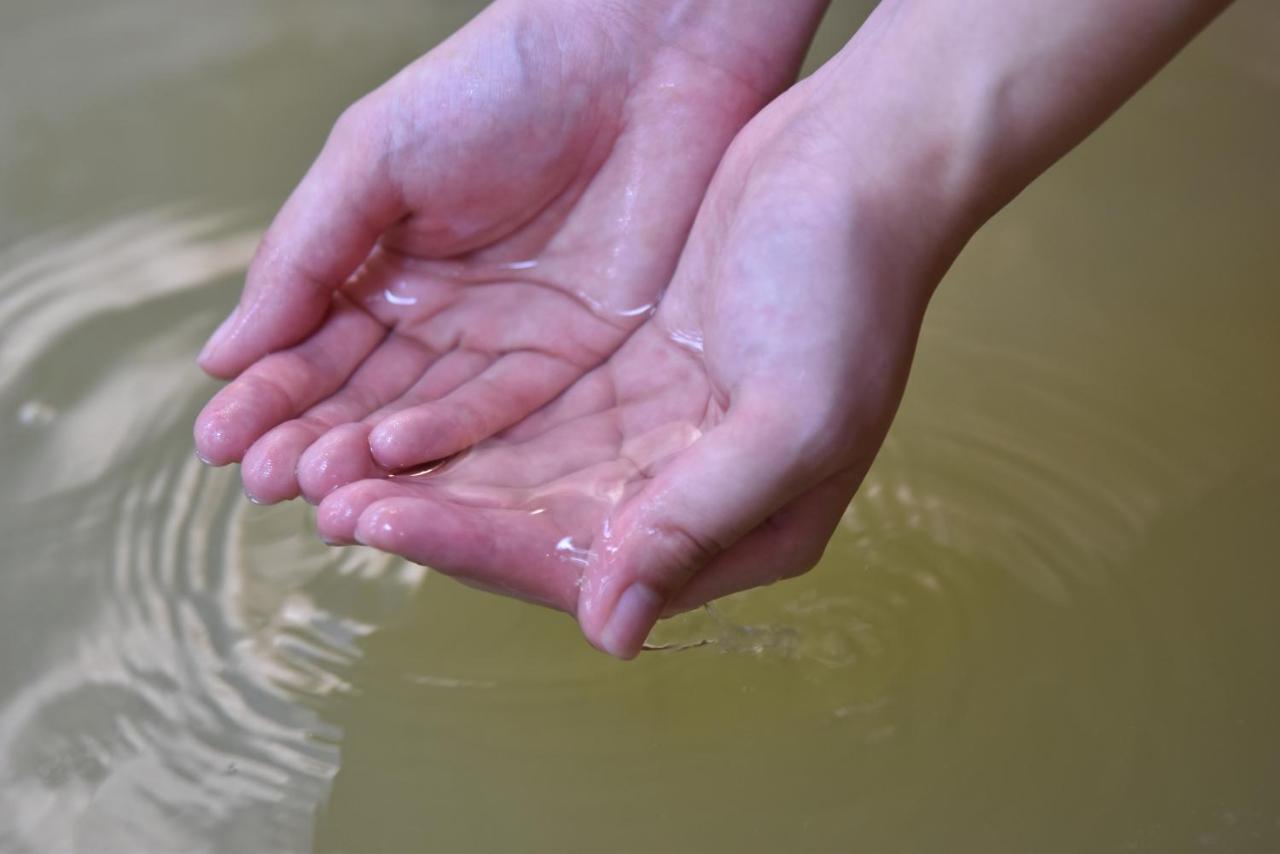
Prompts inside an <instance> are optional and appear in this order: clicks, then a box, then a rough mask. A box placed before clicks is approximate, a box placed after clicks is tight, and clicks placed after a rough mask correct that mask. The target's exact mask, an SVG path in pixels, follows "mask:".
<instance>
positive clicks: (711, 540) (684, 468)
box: [578, 408, 809, 659]
mask: <svg viewBox="0 0 1280 854" xmlns="http://www.w3.org/2000/svg"><path fill="white" fill-rule="evenodd" d="M793 436H794V434H793V433H792V432H791V431H790V430H787V429H784V425H783V424H782V423H781V420H780V419H776V418H775V417H773V416H772V414H770V413H768V412H761V411H759V410H757V411H755V412H752V411H749V410H747V409H744V408H738V409H736V410H735V411H734V412H733V413H731V414H730V416H729V418H727V419H726V420H725V421H723V422H721V423H720V424H718V425H716V426H715V427H714V428H713V429H712V430H710V431H709V432H707V433H706V434H704V435H703V436H702V437H701V438H700V439H699V440H698V441H696V442H695V443H694V444H693V445H691V446H690V447H689V448H688V449H687V450H685V451H684V452H683V453H682V454H681V455H680V456H678V457H676V458H675V459H674V460H673V461H672V462H671V463H670V464H669V465H668V466H666V467H665V468H663V469H662V470H661V471H660V472H659V473H658V474H657V475H656V476H655V477H654V478H653V480H651V481H650V482H649V483H648V484H647V485H646V486H645V487H644V488H643V489H642V490H641V491H640V492H639V493H638V494H637V495H635V497H633V498H631V499H630V500H628V501H627V502H626V504H624V505H622V507H621V508H620V510H619V512H618V513H617V514H616V515H615V516H613V517H611V518H610V520H609V523H608V525H607V526H606V528H605V534H604V536H603V537H602V538H601V541H600V542H599V543H598V545H597V548H596V549H595V551H596V554H595V556H594V558H593V559H592V560H591V562H590V563H589V564H588V565H587V567H586V568H585V570H584V572H583V578H582V588H581V591H580V594H579V601H578V622H579V623H580V625H581V626H582V630H583V633H584V634H585V635H586V636H587V639H588V640H590V641H591V642H592V643H593V644H594V645H595V646H597V647H599V648H600V649H602V650H604V651H605V652H608V653H609V654H611V655H615V656H617V657H619V658H624V659H625V658H632V657H634V656H635V655H636V654H637V653H638V652H639V651H640V647H641V646H642V645H643V644H644V641H645V638H647V637H648V635H649V631H650V630H651V629H652V628H653V626H654V624H655V623H656V622H657V621H658V618H659V616H660V615H661V614H662V612H663V610H664V609H665V607H666V605H667V603H668V602H669V601H670V600H671V599H672V598H673V597H674V596H675V595H676V594H677V593H678V592H679V591H680V590H681V588H683V587H684V585H685V584H686V583H688V581H689V580H690V579H691V578H692V577H693V576H694V575H695V574H696V573H697V572H698V571H699V570H700V569H702V567H704V566H705V565H706V564H707V563H708V562H709V561H710V560H711V559H712V558H713V557H715V556H716V555H717V554H719V553H720V552H722V551H723V550H725V549H727V548H728V547H730V546H731V545H733V544H734V543H735V542H737V541H738V540H739V539H740V538H741V537H743V536H744V535H746V534H747V533H748V532H750V531H751V530H752V529H754V528H756V527H757V526H758V525H760V523H761V522H762V521H764V520H765V519H766V518H767V517H768V516H769V515H770V514H771V513H773V512H774V511H775V510H777V509H778V508H780V507H782V506H783V505H785V504H786V502H787V501H789V500H790V499H791V498H792V497H793V496H795V495H796V494H798V493H799V492H800V491H801V489H802V488H803V486H805V485H806V484H805V483H804V474H805V471H806V470H807V469H808V467H809V466H808V464H803V463H802V458H801V457H800V456H799V455H798V454H797V449H796V443H795V442H794V439H793Z"/></svg>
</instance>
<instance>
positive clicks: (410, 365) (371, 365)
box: [240, 333, 436, 503]
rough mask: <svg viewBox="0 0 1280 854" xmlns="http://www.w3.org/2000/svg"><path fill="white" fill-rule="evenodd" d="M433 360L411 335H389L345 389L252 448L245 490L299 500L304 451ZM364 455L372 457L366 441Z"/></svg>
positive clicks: (390, 396) (396, 391) (269, 499)
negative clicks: (299, 470)
mask: <svg viewBox="0 0 1280 854" xmlns="http://www.w3.org/2000/svg"><path fill="white" fill-rule="evenodd" d="M435 358H436V357H435V354H434V353H433V352H432V351H430V350H428V349H426V348H425V347H424V346H423V345H422V344H420V343H418V342H417V341H415V340H413V339H411V338H405V337H404V336H401V335H397V334H395V333H392V334H391V335H389V336H387V338H386V339H385V340H384V341H383V342H382V343H381V344H379V345H378V346H377V347H376V348H375V349H374V351H373V352H372V353H370V354H369V355H368V357H366V358H365V360H364V361H363V362H361V363H360V366H359V367H358V368H357V369H356V371H355V373H353V374H352V375H351V377H350V378H349V379H348V380H347V382H346V384H345V385H343V386H342V388H340V389H339V390H338V391H337V392H335V393H334V394H333V395H332V396H330V397H328V398H326V399H325V400H322V401H321V402H320V403H317V404H316V405H315V406H313V407H311V408H310V409H308V410H307V411H306V412H304V413H303V414H302V415H301V416H299V417H298V418H296V419H294V420H292V421H286V422H285V423H283V424H280V425H278V426H276V427H273V428H272V429H271V430H269V431H268V432H267V433H266V434H265V435H263V436H262V437H261V438H260V439H258V440H257V441H256V442H254V443H253V445H251V446H250V448H249V450H248V451H246V452H245V454H244V459H243V460H242V462H241V469H240V478H241V480H243V481H244V488H245V492H246V493H248V495H249V496H250V497H251V498H252V499H253V500H255V501H257V502H259V503H274V502H276V501H284V500H286V499H289V498H296V497H297V496H298V494H299V486H298V468H299V461H300V460H301V459H302V455H303V454H304V453H305V452H306V450H307V449H308V448H309V447H311V446H312V445H313V444H314V443H315V442H316V441H318V440H319V439H320V438H321V437H322V436H324V435H325V434H326V433H328V432H329V431H330V430H332V429H333V428H335V427H338V426H340V425H343V424H349V423H352V422H358V421H361V420H362V419H364V418H367V417H368V416H369V415H370V414H371V413H373V412H376V411H377V410H378V409H379V408H380V407H382V406H384V405H385V404H386V403H387V402H388V401H391V400H395V399H396V398H397V397H398V396H400V395H401V394H403V393H404V391H405V389H406V388H409V387H410V386H412V384H413V383H414V381H415V380H416V379H417V378H418V377H420V376H421V375H422V374H423V372H424V371H428V370H430V368H431V366H432V362H433V360H434V359H435ZM366 435H367V431H366ZM364 455H365V456H366V457H367V456H368V449H367V442H366V448H365V450H364Z"/></svg>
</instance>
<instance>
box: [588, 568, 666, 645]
mask: <svg viewBox="0 0 1280 854" xmlns="http://www.w3.org/2000/svg"><path fill="white" fill-rule="evenodd" d="M662 605H663V600H662V597H661V596H659V595H658V592H657V591H656V590H654V589H653V588H652V587H650V586H649V585H647V584H645V583H643V582H640V581H637V582H635V583H633V584H632V585H631V586H630V587H628V588H627V589H626V590H624V591H623V592H622V595H621V596H619V597H618V604H616V605H614V607H613V613H612V614H610V615H609V619H608V621H607V622H606V623H605V624H604V631H602V632H601V633H600V645H601V646H603V647H604V649H605V652H607V653H609V654H610V655H615V656H617V657H618V658H634V657H635V655H636V653H638V652H640V647H641V646H643V645H644V641H645V638H647V637H648V636H649V630H650V629H652V628H653V624H654V623H656V622H657V621H658V614H660V613H661V612H662Z"/></svg>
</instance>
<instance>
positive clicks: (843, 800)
mask: <svg viewBox="0 0 1280 854" xmlns="http://www.w3.org/2000/svg"><path fill="white" fill-rule="evenodd" d="M475 8H476V7H475V4H471V3H450V2H443V0H437V2H426V0H414V2H407V0H405V2H399V0H387V2H382V3H379V4H378V6H377V8H376V11H374V12H370V11H369V10H368V9H366V8H364V7H360V8H357V6H356V5H353V4H346V3H340V2H336V0H333V1H332V2H329V1H328V0H326V2H308V3H303V2H300V0H296V2H276V3H271V4H263V3H257V2H249V0H225V2H220V3H218V4H199V3H196V2H194V0H176V2H174V0H170V2H160V0H121V2H113V3H110V4H105V3H93V2H89V0H76V2H72V0H41V2H36V0H10V2H8V3H6V4H5V6H4V8H3V9H2V10H0V79H2V80H4V81H5V83H4V95H3V97H0V463H2V464H3V469H2V471H3V474H2V475H0V850H3V851H71V850H78V851H87V852H100V851H122V852H123V851H130V852H132V851H177V850H182V851H265V850H296V851H307V850H321V851H339V850H341V851H396V852H399V851H410V850H423V851H463V850H475V851H498V850H539V851H572V850H582V851H598V850H631V851H646V850H659V849H661V850H680V851H744V850H758V851H780V850H786V851H828V850H868V851H871V850H875V851H957V850H971V851H996V850H1040V851H1135V850H1136V851H1182V850H1187V851H1191V850H1221V851H1275V850H1280V724H1278V723H1277V722H1278V721H1280V666H1278V665H1277V662H1276V659H1275V650H1276V649H1277V648H1280V620H1277V607H1278V606H1280V580H1278V574H1277V570H1280V566H1278V565H1277V564H1278V561H1277V548H1276V545H1275V531H1276V523H1277V520H1278V519H1280V452H1278V451H1277V448H1276V441H1275V437H1276V435H1277V432H1278V430H1280V395H1278V394H1277V392H1278V391H1280V382H1278V381H1277V378H1276V376H1277V375H1276V371H1277V365H1280V287H1277V285H1280V241H1277V240H1276V224H1277V223H1280V158H1277V156H1276V152H1277V151H1280V110H1278V109H1277V104H1280V53H1277V51H1276V50H1275V45H1276V44H1280V10H1277V8H1276V7H1274V6H1273V5H1270V4H1268V3H1266V2H1263V0H1253V2H1248V0H1245V2H1241V3H1239V4H1238V5H1237V6H1236V7H1235V8H1233V9H1232V10H1231V11H1230V12H1228V14H1227V15H1226V16H1225V17H1224V18H1223V19H1222V20H1221V21H1219V22H1218V23H1217V24H1216V25H1214V27H1213V28H1212V29H1211V30H1210V31H1209V32H1208V33H1207V34H1206V35H1205V36H1204V37H1203V38H1202V40H1201V41H1199V42H1198V43H1196V44H1195V45H1194V46H1193V47H1192V48H1191V49H1190V50H1189V51H1187V52H1186V53H1185V54H1184V55H1183V56H1182V57H1180V58H1179V59H1178V60H1177V61H1176V62H1175V63H1174V64H1173V66H1171V67H1170V68H1169V69H1168V70H1167V71H1166V72H1165V73H1164V74H1162V75H1161V76H1160V77H1159V78H1158V79H1157V81H1156V82H1155V83H1154V84H1153V85H1152V86H1151V87H1150V88H1149V89H1148V90H1146V91H1145V92H1144V93H1143V94H1142V95H1140V96H1139V97H1138V98H1137V99H1136V100H1135V101H1134V102H1133V103H1132V104H1131V105H1129V106H1128V107H1126V108H1125V110H1124V111H1122V112H1121V113H1120V114H1119V115H1118V116H1117V117H1116V118H1115V119H1114V120H1113V121H1112V122H1111V123H1109V124H1108V125H1107V126H1106V127H1105V128H1104V129H1103V130H1102V131H1101V132H1100V133H1099V134H1098V135H1097V136H1095V137H1094V138H1093V139H1091V140H1090V141H1089V142H1088V143H1086V144H1085V145H1084V146H1083V147H1082V148H1081V149H1080V150H1079V151H1078V152H1076V153H1075V154H1073V155H1072V156H1071V157H1070V158H1068V159H1067V160H1066V161H1065V162H1064V163H1062V164H1061V165H1060V166H1058V167H1056V168H1055V169H1054V170H1053V171H1052V172H1050V173H1049V175H1047V176H1046V177H1045V178H1044V179H1043V180H1042V181H1041V182H1040V183H1039V184H1037V185H1036V186H1035V187H1034V188H1033V189H1032V190H1031V191H1030V192H1028V193H1027V194H1026V195H1025V196H1023V197H1022V198H1021V199H1019V200H1018V201H1017V202H1016V203H1015V204H1014V205H1012V206H1011V207H1010V208H1009V209H1008V210H1006V211H1005V212H1004V213H1002V214H1001V215H1000V216H999V217H998V218H997V219H996V220H995V221H994V222H992V223H991V225H990V226H989V227H988V228H987V229H985V230H984V231H983V232H982V234H981V235H980V236H979V237H978V238H977V239H976V240H975V241H974V242H973V244H972V245H971V246H970V247H969V249H968V250H967V251H966V252H965V254H964V256H963V257H962V258H961V259H960V261H959V263H958V264H957V265H956V267H955V269H954V270H953V271H952V273H951V274H950V275H949V277H948V279H947V281H946V283H945V284H944V285H943V287H942V289H941V291H940V295H939V297H938V299H937V301H936V302H935V305H934V307H933V308H932V310H931V312H930V315H929V318H928V321H927V324H926V331H925V335H924V340H923V344H922V347H921V352H920V356H919V359H918V362H917V368H916V371H915V374H914V376H913V378H912V382H911V386H910V388H909V390H908V394H907V398H906V401H905V403H904V406H903V410H902V414H901V416H900V417H899V419H898V422H897V424H896V425H895V427H894V429H893V432H892V433H891V436H890V438H889V441H888V443H887V445H886V447H885V450H884V452H883V454H882V455H881V457H880V459H879V460H878V461H877V463H876V465H875V467H874V468H873V470H872V472H871V474H870V476H869V477H868V480H867V483H866V484H865V486H864V488H863V489H862V491H861V493H860V494H859V496H858V498H857V499H856V500H855V501H854V503H853V505H852V507H851V508H850V509H849V511H848V513H847V514H846V517H845V520H844V523H843V525H842V526H841V528H840V531H839V533H838V535H837V537H836V539H835V540H834V541H833V543H832V544H831V547H830V549H829V550H828V553H827V556H826V558H825V559H824V561H823V564H822V566H821V567H820V568H819V569H818V570H816V571H815V572H814V573H812V574H811V575H810V576H807V577H805V578H804V579H801V580H798V581H794V582H789V583H787V584H784V585H779V586H776V587H774V588H770V589H768V590H763V591H757V592H754V593H751V594H747V595H744V596H740V597H736V598H734V599H731V600H728V601H726V602H723V603H721V604H720V605H718V606H717V607H716V608H715V609H714V610H713V611H712V612H710V613H700V614H695V615H691V616H689V617H686V618H683V619H681V620H678V621H674V622H672V623H670V624H668V625H665V626H664V627H662V629H661V630H660V632H659V633H658V635H657V636H656V637H655V640H656V641H659V642H663V643H670V644H674V645H677V646H679V645H684V644H690V643H697V642H700V641H704V640H710V641H712V643H709V644H706V645H701V646H696V647H694V648H691V649H686V650H684V651H680V652H665V653H647V654H645V655H644V656H642V657H641V659H640V660H639V661H637V662H635V663H633V664H630V665H621V664H618V663H616V662H613V661H611V660H608V659H606V658H605V657H603V656H601V655H600V654H598V653H595V652H593V651H591V650H590V649H589V648H588V647H587V646H586V645H585V644H584V643H583V642H582V641H581V640H580V639H579V637H578V635H577V630H576V628H575V627H574V626H573V624H572V623H571V622H570V621H569V620H567V619H566V618H564V617H562V616H560V615H556V614H553V613H550V612H544V611H542V610H539V609H535V608H531V607H528V606H524V605H520V604H518V603H514V602H507V601H504V600H500V599H497V598H493V597H489V596H486V595H484V594H480V593H476V592H474V591H470V590H468V589H466V588H463V587H460V586H458V585H455V584H453V583H451V582H450V581H449V580H448V579H445V578H441V577H437V576H434V575H432V574H431V573H430V572H429V571H426V570H423V569H421V568H419V567H413V566H409V565H406V564H404V563H402V562H400V561H397V560H393V559H390V558H387V557H385V556H380V555H377V554H374V553H370V552H367V551H365V550H361V549H345V550H329V549H326V548H325V547H323V546H322V545H320V544H319V543H318V542H316V541H315V540H314V538H313V536H312V535H311V531H310V524H311V523H310V513H309V509H308V508H307V507H306V506H305V505H300V504H297V503H294V504H288V505H284V506H279V507H273V508H260V507H254V506H251V505H249V504H248V503H247V502H246V501H245V500H244V498H243V496H242V495H241V493H240V491H239V487H238V480H237V478H236V474H235V472H234V471H233V470H220V471H210V470H206V469H204V468H203V467H202V466H200V465H199V464H198V463H197V462H196V460H195V458H194V456H193V455H192V450H191V443H190V424H191V421H192V419H193V418H194V415H195V413H196V411H197V410H198V408H199V406H200V404H201V403H202V402H203V401H204V400H205V399H206V398H207V397H208V395H209V394H210V392H211V391H212V390H213V388H214V387H215V386H214V384H213V383H211V382H209V381H208V380H206V379H203V378H202V377H201V376H200V375H199V372H198V371H197V370H196V369H195V368H194V366H193V365H192V362H191V359H192V356H193V353H194V352H195V350H196V349H197V347H198V345H199V343H200V342H201V341H202V340H203V338H204V336H205V335H206V334H207V332H208V331H209V330H210V329H211V328H212V326H213V325H214V324H215V322H216V321H217V319H218V318H219V316H220V315H221V314H222V313H223V312H224V311H225V310H226V309H227V307H228V306H229V305H230V304H231V303H232V301H233V300H234V297H235V294H236V291H237V289H238V287H239V283H240V279H241V277H242V275H243V270H244V266H245V264H246V263H247V260H248V257H249V254H250V253H251V251H252V248H253V246H254V243H255V241H256V238H257V235H258V233H259V232H260V230H261V228H262V226H263V224H264V223H265V222H266V221H267V219H268V218H269V216H270V214H271V212H272V211H273V209H274V207H275V206H276V205H277V204H278V203H279V201H280V199H281V198H282V196H283V194H284V193H285V192H287V190H288V188H289V187H290V186H291V185H292V183H293V182H294V181H296V180H297V178H298V176H299V175H300V174H301V171H302V169H303V168H304V167H305V165H306V164H307V162H308V161H309V160H310V158H311V157H312V156H314V153H315V151H316V149H317V148H318V146H319V143H320V142H321V140H322V139H323V134H324V131H325V129H326V127H327V125H328V124H329V123H330V122H331V121H332V119H333V117H334V116H336V114H337V113H338V111H339V110H340V109H341V107H342V106H343V105H345V104H346V103H347V102H348V101H350V100H351V99H352V98H354V97H356V96H357V95H358V94H360V93H362V92H363V91H365V90H367V89H368V88H370V87H371V86H373V85H375V84H376V83H377V82H379V81H380V80H381V79H383V78H385V77H386V76H387V75H388V74H389V73H391V72H392V71H394V70H395V69H396V68H397V67H399V66H400V65H402V64H403V63H404V62H406V61H408V60H409V59H411V58H412V57H414V56H416V55H417V54H418V53H420V52H421V51H423V50H425V49H426V48H427V47H428V46H430V45H431V44H432V43H434V42H435V41H436V40H438V39H439V38H441V37H442V36H443V35H444V34H446V33H447V32H449V31H451V30H452V29H453V28H454V27H456V26H457V25H458V24H459V23H460V22H461V21H463V20H465V19H466V18H467V17H468V16H469V15H470V14H471V13H472V12H473V11H474V9H475ZM865 11H866V4H861V3H856V4H855V3H841V2H840V0H837V3H836V6H835V8H834V10H833V12H832V14H831V15H829V16H828V20H827V22H826V24H825V25H824V29H823V32H822V33H821V34H820V38H819V42H818V46H817V48H816V49H815V57H821V56H822V55H825V54H827V53H829V52H830V51H831V50H833V49H834V48H835V47H836V46H837V45H838V44H839V42H840V41H841V39H842V38H843V36H844V34H846V33H848V32H849V31H850V29H851V28H852V27H853V26H854V24H855V22H856V21H857V20H858V19H859V18H860V16H861V15H863V14H865Z"/></svg>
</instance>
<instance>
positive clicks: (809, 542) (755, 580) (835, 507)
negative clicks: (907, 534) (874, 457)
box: [662, 476, 854, 617]
mask: <svg viewBox="0 0 1280 854" xmlns="http://www.w3.org/2000/svg"><path fill="white" fill-rule="evenodd" d="M853 490H854V482H853V479H852V478H850V477H847V476H846V477H838V478H831V479H830V480H827V481H825V482H823V483H822V484H820V485H819V486H817V487H815V488H813V489H811V490H810V491H809V492H806V493H804V494H803V495H801V496H800V497H799V498H797V499H795V500H794V501H792V502H791V503H790V504H788V505H787V506H786V507H785V508H783V509H782V510H780V511H779V512H777V513H775V514H774V515H772V516H770V517H769V518H767V519H766V520H765V521H764V523H762V524H761V525H760V526H759V527H758V528H756V529H755V530H754V531H752V532H751V533H749V534H747V535H746V536H745V537H743V538H742V539H741V540H739V541H738V542H736V543H734V544H733V545H732V546H730V547H729V548H728V549H727V550H726V551H724V552H723V553H721V554H719V555H717V556H716V557H714V558H712V559H711V561H710V562H709V563H708V564H707V565H706V566H705V567H703V568H702V569H701V570H700V571H698V572H697V573H696V574H695V575H694V576H693V578H692V579H691V580H690V581H689V583H688V584H686V585H685V586H684V587H682V588H680V590H679V591H678V592H677V593H676V594H675V596H673V597H672V598H671V600H670V601H669V602H668V603H667V606H666V608H664V609H663V612H662V616H664V617H670V616H673V615H675V614H679V613H682V612H684V611H690V610H692V609H694V608H698V607H701V606H702V605H705V604H706V603H708V602H711V601H713V600H715V599H719V598H721V597H722V596H728V595H730V594H732V593H740V592H742V591H743V590H751V589H753V588H756V587H764V586H765V585H768V584H773V583H774V582H776V581H781V580H783V579H787V578H794V577H796V576H797V575H803V574H804V573H806V572H808V571H809V570H811V569H813V568H814V567H815V566H817V565H818V562H819V561H820V560H821V559H822V555H823V552H824V551H825V550H826V547H827V542H828V541H829V540H830V539H831V535H832V534H833V533H834V532H835V529H836V527H837V526H838V525H839V524H840V518H841V516H842V515H843V514H844V511H845V508H846V507H848V506H849V499H850V498H851V497H852V495H853Z"/></svg>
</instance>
